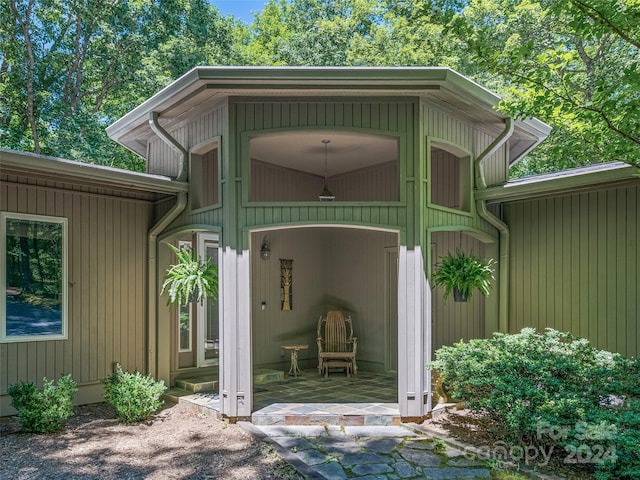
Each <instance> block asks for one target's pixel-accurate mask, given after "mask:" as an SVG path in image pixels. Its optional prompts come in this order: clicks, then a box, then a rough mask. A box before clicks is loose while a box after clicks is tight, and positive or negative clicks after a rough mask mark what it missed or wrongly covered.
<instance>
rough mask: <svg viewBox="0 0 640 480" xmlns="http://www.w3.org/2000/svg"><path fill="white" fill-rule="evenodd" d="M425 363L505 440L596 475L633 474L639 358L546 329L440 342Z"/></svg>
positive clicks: (639, 457)
mask: <svg viewBox="0 0 640 480" xmlns="http://www.w3.org/2000/svg"><path fill="white" fill-rule="evenodd" d="M435 355H436V361H435V362H433V363H432V364H431V365H430V367H432V368H436V369H438V370H439V371H440V373H441V375H442V377H443V382H444V384H445V385H446V387H447V388H448V390H449V391H451V392H452V394H453V395H454V396H455V397H456V398H460V399H462V400H464V401H465V404H466V406H467V407H468V408H469V409H471V410H473V411H475V412H478V413H481V414H483V415H485V416H487V417H488V418H489V419H491V420H492V421H493V422H494V424H495V429H496V431H495V432H494V433H495V435H496V436H497V437H500V439H502V440H506V441H508V442H509V443H511V444H515V445H520V446H534V447H535V448H541V447H542V448H545V451H549V449H552V450H553V451H554V452H555V454H556V455H557V454H558V453H562V455H563V456H564V459H565V460H564V461H566V462H571V461H572V460H575V462H574V463H578V464H580V465H581V466H584V467H585V468H589V469H591V470H595V473H596V477H597V478H600V479H608V478H640V452H639V449H638V445H640V361H639V360H637V359H636V360H633V359H627V358H624V357H622V356H621V355H619V354H616V353H610V352H605V351H600V350H597V349H595V348H593V347H591V346H590V345H589V342H588V341H587V340H584V339H579V338H576V337H574V336H572V335H571V334H569V333H562V332H558V331H555V330H551V329H547V330H546V332H545V333H537V332H536V331H535V330H534V329H531V328H525V329H523V330H522V331H521V332H520V333H519V334H513V335H507V334H499V333H496V334H494V336H493V337H492V338H489V339H484V340H471V341H469V342H467V343H465V342H460V343H457V344H455V345H454V346H452V347H442V348H441V349H439V350H438V351H436V353H435Z"/></svg>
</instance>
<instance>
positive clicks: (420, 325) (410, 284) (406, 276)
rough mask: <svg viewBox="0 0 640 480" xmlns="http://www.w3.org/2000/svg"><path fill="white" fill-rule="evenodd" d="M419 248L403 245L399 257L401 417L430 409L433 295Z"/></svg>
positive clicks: (399, 389)
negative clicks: (409, 248) (426, 366)
mask: <svg viewBox="0 0 640 480" xmlns="http://www.w3.org/2000/svg"><path fill="white" fill-rule="evenodd" d="M423 265H424V260H423V256H422V251H421V249H420V247H416V248H415V249H414V250H407V247H405V246H401V247H400V252H399V258H398V405H399V409H400V416H401V417H422V416H424V415H426V414H427V413H428V411H429V408H430V401H429V397H430V396H431V395H430V392H431V385H430V382H429V378H430V376H429V374H428V372H427V370H426V368H425V365H426V362H427V361H429V359H430V358H431V346H430V343H431V294H430V291H429V287H428V281H427V278H426V275H425V272H424V267H423Z"/></svg>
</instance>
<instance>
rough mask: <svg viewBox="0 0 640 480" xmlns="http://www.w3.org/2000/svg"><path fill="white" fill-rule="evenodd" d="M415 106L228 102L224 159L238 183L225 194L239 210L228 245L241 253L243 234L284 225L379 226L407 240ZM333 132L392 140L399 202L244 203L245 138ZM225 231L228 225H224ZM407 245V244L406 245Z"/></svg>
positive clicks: (247, 180)
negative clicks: (396, 148)
mask: <svg viewBox="0 0 640 480" xmlns="http://www.w3.org/2000/svg"><path fill="white" fill-rule="evenodd" d="M415 105H416V102H415V101H412V100H406V99H402V100H384V101H377V102H372V101H367V100H362V101H358V102H356V101H338V100H331V99H326V100H317V101H316V100H314V101H306V102H305V101H299V102H294V101H280V102H275V101H272V100H265V101H256V100H250V101H249V100H247V101H245V100H242V99H237V100H236V101H232V102H231V107H230V108H231V122H232V125H233V130H234V131H235V135H234V138H233V141H234V145H232V147H231V148H232V150H231V152H230V158H236V159H237V160H238V162H237V163H236V165H235V168H234V169H233V171H234V173H235V175H236V178H238V184H237V186H238V191H237V192H236V193H235V194H230V198H234V199H236V200H237V201H238V203H239V204H240V205H241V208H239V209H238V210H237V212H236V214H237V216H236V222H237V223H235V222H234V223H233V225H235V229H234V231H231V232H229V231H227V233H228V234H230V235H232V238H230V239H228V241H229V242H230V243H231V244H237V245H238V247H240V248H243V249H244V248H247V244H246V243H247V240H246V234H243V231H244V232H246V231H247V230H248V229H253V228H259V227H262V226H271V225H282V224H287V223H300V224H314V223H315V224H317V223H327V222H329V223H349V224H357V225H373V226H378V225H381V226H385V227H389V228H398V229H401V230H403V231H406V232H407V238H413V232H414V225H413V219H412V217H411V215H412V211H413V208H412V207H411V206H409V205H411V202H410V201H406V202H405V200H409V199H408V198H407V197H406V195H407V194H408V195H410V196H411V197H412V195H411V194H410V193H408V192H409V191H410V190H411V189H412V188H413V187H412V185H407V184H409V183H411V179H410V178H407V177H408V173H407V172H412V171H413V165H414V159H415V155H416V152H414V144H413V139H414V138H415V134H416V128H417V122H416V115H415ZM304 128H308V129H337V130H350V131H360V132H365V133H373V134H375V133H380V134H391V135H396V136H397V137H398V138H399V141H400V159H399V164H400V201H398V202H371V203H363V202H333V203H331V204H329V205H326V204H325V205H321V204H319V202H317V201H313V202H292V203H281V204H266V203H264V204H263V203H257V202H256V203H251V202H249V188H250V182H251V179H250V178H248V177H249V172H250V168H249V154H248V152H249V138H250V136H251V135H255V134H258V133H265V132H268V131H278V130H280V131H282V130H286V129H304ZM228 225H229V226H231V225H232V224H231V223H229V224H228ZM409 243H411V244H413V242H412V241H410V242H409Z"/></svg>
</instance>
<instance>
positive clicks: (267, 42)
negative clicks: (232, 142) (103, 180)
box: [0, 0, 640, 175]
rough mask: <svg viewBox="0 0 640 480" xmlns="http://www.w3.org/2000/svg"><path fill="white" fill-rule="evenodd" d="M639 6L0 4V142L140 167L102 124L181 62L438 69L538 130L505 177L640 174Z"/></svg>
mask: <svg viewBox="0 0 640 480" xmlns="http://www.w3.org/2000/svg"><path fill="white" fill-rule="evenodd" d="M639 32H640V0H539V1H534V0H397V1H395V0H288V1H287V0H269V1H267V2H266V3H265V6H264V8H263V10H262V11H261V12H258V13H256V14H255V15H254V20H253V21H252V22H251V24H250V25H245V24H243V23H241V22H240V21H238V20H236V19H234V18H232V17H224V16H222V15H221V14H220V12H219V11H218V10H217V8H216V7H215V6H211V5H209V3H208V2H207V1H206V0H121V1H113V0H73V1H63V0H7V1H6V2H4V3H3V4H2V5H0V146H2V147H5V148H14V149H21V150H27V151H34V152H41V153H44V154H49V155H57V156H62V157H67V158H72V159H78V160H83V161H92V162H96V163H101V164H106V165H114V166H120V167H124V168H131V169H144V165H143V162H142V161H141V160H140V159H139V158H138V157H136V156H135V155H133V154H132V153H130V152H126V151H124V150H123V149H122V148H121V147H119V146H117V145H115V144H114V143H113V142H111V141H110V140H109V139H108V138H107V137H106V134H105V133H104V128H105V126H106V125H108V124H109V123H111V122H112V121H114V120H115V119H117V118H118V117H120V116H122V115H124V114H125V113H126V112H128V111H129V110H131V109H132V108H134V107H135V106H136V105H138V104H139V103H141V102H142V101H144V100H145V99H146V98H148V97H149V96H151V95H152V94H153V93H155V92H156V91H158V90H159V89H161V88H162V87H164V86H165V85H167V84H168V83H170V82H171V81H173V80H175V79H176V78H177V77H179V76H180V75H182V74H183V73H185V72H187V71H188V70H190V69H191V68H193V67H194V66H197V65H313V66H329V65H331V66H338V65H362V66H366V65H371V66H383V65H388V66H414V65H438V66H449V67H451V68H453V69H455V70H457V71H460V72H461V73H462V74H464V75H467V76H469V77H470V78H472V79H474V80H475V81H477V82H478V83H480V84H482V85H485V86H487V87H488V88H490V89H492V90H494V91H496V92H498V93H499V94H500V95H501V96H502V97H503V99H504V101H503V102H502V103H501V105H500V109H502V110H503V111H505V112H507V113H509V114H511V115H513V116H514V117H516V118H523V117H527V116H536V117H538V118H540V119H541V120H543V121H545V122H547V123H549V124H551V125H552V126H553V127H554V131H553V133H552V135H551V136H550V138H549V139H548V140H547V141H545V142H544V143H543V144H542V145H541V146H540V147H538V148H537V149H536V150H534V152H532V153H531V154H530V155H529V156H528V157H527V159H526V160H525V161H522V162H520V163H519V164H517V165H516V167H515V168H514V170H513V172H512V174H515V175H525V174H529V173H536V172H544V171H555V170H560V169H564V168H569V167H573V166H579V165H586V164H589V163H594V162H602V161H613V160H619V161H623V162H626V163H629V164H631V165H635V166H640V119H639V116H638V113H637V112H638V111H639V110H640V55H639V49H640V35H639Z"/></svg>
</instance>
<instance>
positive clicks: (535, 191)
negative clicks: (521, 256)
mask: <svg viewBox="0 0 640 480" xmlns="http://www.w3.org/2000/svg"><path fill="white" fill-rule="evenodd" d="M639 173H640V171H639V170H638V168H636V167H632V166H630V165H627V164H626V163H621V162H612V163H603V164H598V165H590V166H588V167H581V168H574V169H571V170H564V171H562V172H558V173H547V174H543V175H534V176H531V177H527V178H522V179H518V180H512V181H510V182H507V183H506V184H504V185H501V186H496V187H489V188H487V189H484V190H476V191H475V199H476V200H486V201H487V203H504V202H514V201H518V200H529V199H532V198H540V197H552V196H556V195H568V194H574V193H579V192H584V191H591V190H597V189H600V188H605V187H606V188H610V187H613V186H624V185H633V184H635V185H640V176H638V175H639Z"/></svg>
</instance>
